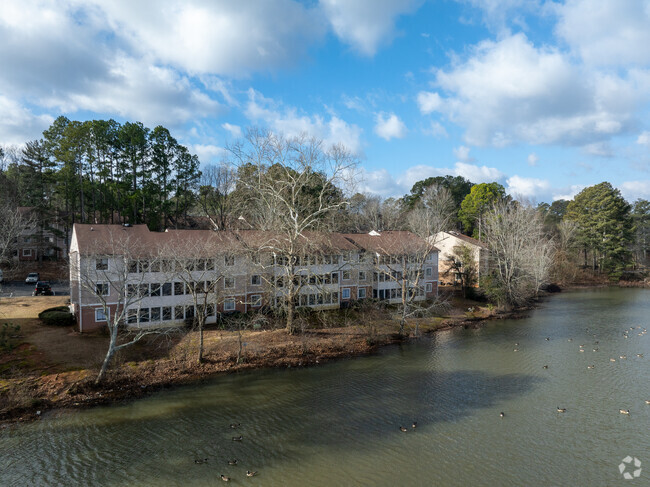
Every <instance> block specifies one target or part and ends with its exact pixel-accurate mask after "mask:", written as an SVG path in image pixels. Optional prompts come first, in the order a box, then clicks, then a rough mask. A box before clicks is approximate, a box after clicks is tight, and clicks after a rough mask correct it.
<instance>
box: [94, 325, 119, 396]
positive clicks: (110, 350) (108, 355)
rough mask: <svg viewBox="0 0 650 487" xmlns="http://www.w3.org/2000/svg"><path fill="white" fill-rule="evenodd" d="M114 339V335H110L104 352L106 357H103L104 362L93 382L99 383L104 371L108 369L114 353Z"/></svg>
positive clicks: (103, 376) (102, 378)
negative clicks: (106, 349)
mask: <svg viewBox="0 0 650 487" xmlns="http://www.w3.org/2000/svg"><path fill="white" fill-rule="evenodd" d="M111 335H112V333H111ZM116 339H117V337H116V336H111V341H110V344H109V347H108V352H106V357H104V362H103V363H102V368H101V369H100V370H99V375H97V379H95V384H101V383H102V382H103V381H104V379H105V378H106V371H107V370H108V366H109V365H110V363H111V360H113V355H115V341H116Z"/></svg>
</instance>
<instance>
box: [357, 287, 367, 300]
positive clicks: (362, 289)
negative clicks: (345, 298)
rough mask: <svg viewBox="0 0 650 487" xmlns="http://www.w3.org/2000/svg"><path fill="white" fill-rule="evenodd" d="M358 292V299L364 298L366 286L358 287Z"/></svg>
mask: <svg viewBox="0 0 650 487" xmlns="http://www.w3.org/2000/svg"><path fill="white" fill-rule="evenodd" d="M358 293H359V299H364V298H365V297H366V288H365V287H360V288H359V291H358Z"/></svg>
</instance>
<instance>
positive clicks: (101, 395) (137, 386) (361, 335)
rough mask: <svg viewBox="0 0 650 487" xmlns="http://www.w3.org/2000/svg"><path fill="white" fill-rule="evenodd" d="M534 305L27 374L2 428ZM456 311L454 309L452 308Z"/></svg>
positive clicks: (281, 334)
mask: <svg viewBox="0 0 650 487" xmlns="http://www.w3.org/2000/svg"><path fill="white" fill-rule="evenodd" d="M532 309H534V307H526V308H522V309H517V310H512V311H509V312H501V313H496V312H493V311H488V310H486V309H483V308H478V310H479V311H480V315H478V316H466V315H465V316H464V315H456V316H448V317H445V318H442V319H441V318H419V319H418V320H417V321H419V323H418V325H419V328H420V336H418V337H416V336H412V335H411V333H409V334H408V335H407V336H403V337H400V336H399V335H398V334H397V333H395V329H396V324H395V323H394V322H391V321H384V322H382V323H379V324H377V325H375V328H374V329H375V331H374V332H373V333H371V332H369V330H368V329H366V328H364V327H362V326H359V325H353V326H349V327H342V328H332V329H320V330H318V329H317V330H306V331H305V332H303V334H301V335H288V334H286V332H285V331H284V330H267V331H261V332H250V333H249V334H248V335H247V339H250V338H252V336H253V334H254V333H255V334H257V335H266V336H269V335H275V336H274V338H275V339H279V341H281V342H284V343H283V346H277V345H276V344H277V343H278V341H277V340H276V341H274V342H273V343H274V344H273V345H272V346H270V347H269V349H268V350H263V351H262V353H257V354H247V355H246V360H245V361H244V362H243V363H237V362H236V355H235V356H233V353H232V351H230V352H228V353H226V354H225V355H222V356H217V357H215V356H214V355H210V354H206V359H205V361H204V363H203V364H201V365H199V364H198V363H196V362H187V361H186V362H183V363H179V362H174V360H173V359H169V358H166V359H158V360H151V359H149V360H145V361H143V362H139V363H133V362H127V363H124V364H121V365H119V366H117V365H116V366H114V367H113V368H112V369H111V370H110V371H109V374H108V376H107V378H106V380H105V381H104V383H103V384H101V385H100V386H95V385H94V378H95V376H96V370H93V369H82V370H77V371H70V372H59V373H55V374H49V375H40V376H34V377H27V378H25V379H23V381H22V384H21V385H22V386H23V388H25V389H28V390H31V391H34V392H35V393H34V397H32V398H30V399H31V405H27V406H17V407H13V408H9V409H7V410H5V411H3V412H2V413H0V427H1V428H6V427H9V426H11V425H16V424H20V423H25V422H32V421H35V420H38V419H40V418H42V417H43V415H44V414H45V413H49V414H51V413H53V412H56V411H66V410H77V409H88V408H92V407H96V406H103V405H117V404H122V403H126V402H128V401H133V400H137V399H141V398H144V397H147V396H149V395H151V394H154V393H156V392H158V391H162V390H166V389H171V388H175V387H179V386H185V385H194V384H200V383H201V382H203V381H207V380H212V379H215V378H217V377H219V376H220V375H224V374H232V373H237V372H241V371H252V370H261V369H280V368H293V367H313V366H318V365H322V364H325V363H328V362H331V361H334V360H341V359H351V358H357V357H363V356H368V355H371V354H373V353H376V352H377V351H378V350H379V349H381V348H383V347H385V346H387V345H392V344H397V343H402V342H407V341H411V340H417V339H419V338H420V337H423V336H427V335H430V334H433V333H436V332H439V331H447V330H450V329H453V328H457V327H459V326H462V327H465V328H469V327H473V328H476V327H480V326H483V325H485V324H486V323H487V322H488V321H492V320H499V319H520V318H523V317H526V316H527V313H526V312H527V311H530V310H532ZM458 311H459V310H458V309H456V312H458ZM432 321H433V322H434V323H433V324H432V323H431V322H432ZM427 322H428V323H427ZM414 325H415V320H411V323H410V325H409V328H411V329H412V328H413V327H414ZM206 333H212V334H216V333H218V334H219V335H221V337H220V338H221V339H222V340H230V341H233V337H232V336H227V337H225V338H224V337H223V335H226V333H225V332H215V331H212V330H211V331H210V332H207V331H206Z"/></svg>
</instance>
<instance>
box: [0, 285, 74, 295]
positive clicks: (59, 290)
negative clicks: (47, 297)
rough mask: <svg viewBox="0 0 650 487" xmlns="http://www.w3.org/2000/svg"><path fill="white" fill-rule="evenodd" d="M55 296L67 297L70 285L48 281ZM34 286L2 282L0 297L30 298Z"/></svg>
mask: <svg viewBox="0 0 650 487" xmlns="http://www.w3.org/2000/svg"><path fill="white" fill-rule="evenodd" d="M50 285H51V286H52V291H54V295H55V296H69V295H70V283H69V282H68V281H50ZM35 286H36V284H35V283H34V284H25V282H24V281H4V282H1V283H0V297H2V298H8V297H19V296H31V295H32V292H34V287H35Z"/></svg>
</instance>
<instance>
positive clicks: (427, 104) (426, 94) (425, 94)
mask: <svg viewBox="0 0 650 487" xmlns="http://www.w3.org/2000/svg"><path fill="white" fill-rule="evenodd" d="M417 101H418V107H419V108H420V113H422V114H423V115H426V114H428V113H431V112H435V111H436V110H439V109H440V107H441V106H442V99H441V98H440V95H439V94H438V93H432V92H430V91H421V92H420V93H418V97H417Z"/></svg>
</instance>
